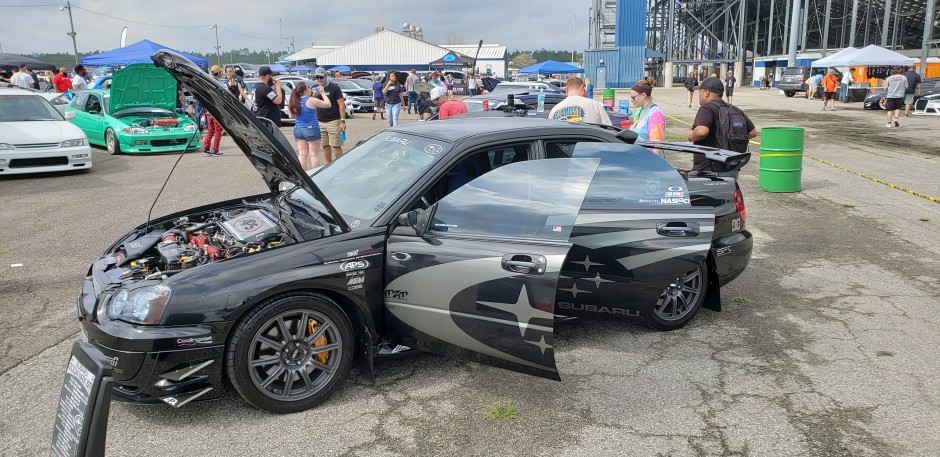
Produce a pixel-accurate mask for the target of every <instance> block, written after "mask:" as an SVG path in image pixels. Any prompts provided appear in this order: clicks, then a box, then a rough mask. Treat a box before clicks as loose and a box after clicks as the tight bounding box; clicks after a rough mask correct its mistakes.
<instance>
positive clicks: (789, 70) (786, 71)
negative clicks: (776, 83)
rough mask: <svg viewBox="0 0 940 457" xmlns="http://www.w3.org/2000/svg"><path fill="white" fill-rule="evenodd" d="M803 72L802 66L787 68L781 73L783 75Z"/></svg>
mask: <svg viewBox="0 0 940 457" xmlns="http://www.w3.org/2000/svg"><path fill="white" fill-rule="evenodd" d="M803 73H804V70H803V69H802V68H787V69H785V70H783V74H785V75H801V74H803Z"/></svg>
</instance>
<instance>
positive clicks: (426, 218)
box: [398, 206, 434, 237]
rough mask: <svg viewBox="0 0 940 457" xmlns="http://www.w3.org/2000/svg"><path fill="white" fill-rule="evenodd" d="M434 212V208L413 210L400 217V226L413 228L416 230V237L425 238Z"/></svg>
mask: <svg viewBox="0 0 940 457" xmlns="http://www.w3.org/2000/svg"><path fill="white" fill-rule="evenodd" d="M433 212H434V206H431V207H430V208H428V209H426V210H424V211H419V210H412V211H408V212H407V213H404V214H402V215H400V216H398V224H399V225H401V226H403V227H411V228H413V229H415V235H417V236H420V237H424V235H425V234H426V233H427V232H428V226H429V225H430V224H429V222H430V221H431V214H432V213H433Z"/></svg>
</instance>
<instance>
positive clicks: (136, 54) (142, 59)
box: [82, 40, 209, 68]
mask: <svg viewBox="0 0 940 457" xmlns="http://www.w3.org/2000/svg"><path fill="white" fill-rule="evenodd" d="M161 49H170V50H172V51H175V52H178V53H180V54H182V55H183V56H185V57H186V58H187V59H189V60H192V61H193V63H195V64H196V65H198V66H200V67H202V68H206V67H208V66H209V61H208V60H206V59H202V58H199V57H196V56H193V55H190V54H187V53H185V52H182V51H178V50H175V49H173V48H170V47H169V46H164V45H162V44H160V43H154V42H153V41H150V40H141V41H138V42H136V43H134V44H131V45H128V46H125V47H123V48H117V49H113V50H111V51H107V52H102V53H99V54H93V55H90V56H85V57H82V65H88V66H104V65H111V66H122V67H123V66H127V65H130V64H135V63H153V60H150V56H152V55H153V54H154V53H156V52H157V51H159V50H161Z"/></svg>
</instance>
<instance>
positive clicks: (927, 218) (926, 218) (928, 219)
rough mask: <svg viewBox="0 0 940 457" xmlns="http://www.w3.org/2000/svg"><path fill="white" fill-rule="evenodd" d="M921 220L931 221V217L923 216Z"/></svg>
mask: <svg viewBox="0 0 940 457" xmlns="http://www.w3.org/2000/svg"><path fill="white" fill-rule="evenodd" d="M920 221H921V222H930V218H929V217H922V218H920Z"/></svg>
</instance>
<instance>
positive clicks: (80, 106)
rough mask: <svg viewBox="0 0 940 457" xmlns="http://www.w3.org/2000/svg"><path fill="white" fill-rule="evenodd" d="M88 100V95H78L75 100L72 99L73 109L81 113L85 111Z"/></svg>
mask: <svg viewBox="0 0 940 457" xmlns="http://www.w3.org/2000/svg"><path fill="white" fill-rule="evenodd" d="M87 99H88V94H78V95H76V96H75V98H73V99H72V108H75V109H77V110H79V111H85V100H87Z"/></svg>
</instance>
